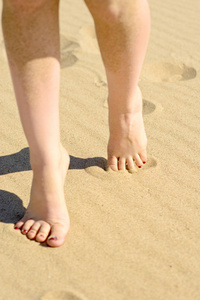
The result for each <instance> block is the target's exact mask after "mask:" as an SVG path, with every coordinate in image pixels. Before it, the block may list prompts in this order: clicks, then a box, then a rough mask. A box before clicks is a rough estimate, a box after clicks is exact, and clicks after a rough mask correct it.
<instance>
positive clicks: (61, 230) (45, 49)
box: [3, 0, 149, 247]
mask: <svg viewBox="0 0 200 300" xmlns="http://www.w3.org/2000/svg"><path fill="white" fill-rule="evenodd" d="M86 2H87V5H88V7H89V9H90V11H91V13H92V15H93V17H94V20H95V25H96V30H97V36H98V41H99V45H100V49H101V53H102V57H103V61H104V64H105V67H106V73H107V78H108V87H109V99H108V100H109V101H108V102H109V126H110V139H109V143H108V166H110V167H111V168H112V169H113V170H118V169H120V170H123V169H125V163H126V162H127V163H128V167H129V169H131V168H134V165H133V160H135V161H136V163H137V165H138V166H141V165H142V164H143V162H145V161H146V135H145V131H144V125H143V120H142V102H141V95H140V92H139V91H138V92H137V83H138V78H139V73H140V70H141V66H142V62H143V59H144V55H145V51H146V47H147V40H148V33H149V13H148V6H147V3H146V2H145V1H142V0H141V1H139V0H138V1H136V0H135V1H123V2H122V1H120V0H118V1H117V0H116V1H114V0H113V1H109V0H102V1H97V0H91V1H89V0H88V1H86ZM3 3H4V9H3V32H4V37H5V44H6V49H7V55H8V59H9V64H10V69H11V75H12V80H13V84H14V89H15V94H16V99H17V103H18V107H19V112H20V117H21V121H22V125H23V128H24V132H25V134H26V137H27V140H28V143H29V147H30V157H31V165H32V168H33V184H32V189H31V198H30V203H29V206H28V209H27V212H26V214H25V216H24V217H23V219H22V220H20V221H19V222H18V223H17V224H16V227H17V228H20V229H21V230H22V233H23V234H25V235H26V236H27V237H28V238H30V239H35V240H36V241H38V242H43V241H45V240H47V243H48V245H49V246H52V247H58V246H60V245H62V244H63V243H64V240H65V237H66V234H67V232H68V229H69V217H68V212H67V209H66V206H65V199H64V193H63V184H64V179H65V175H66V172H67V169H68V165H69V156H68V153H67V152H66V151H65V149H64V148H63V147H62V146H61V144H60V131H59V113H58V99H59V75H60V64H59V30H58V1H57V0H51V1H48V0H35V1H33V0H32V1H29V2H25V1H23V0H4V2H3ZM133 3H134V5H133ZM141 3H142V4H141ZM99 4H100V7H99ZM110 4H112V5H111V6H110ZM113 5H114V6H113ZM105 10H106V15H105ZM130 11H132V13H130ZM132 17H133V18H132ZM145 18H146V19H145ZM133 20H135V21H133ZM144 20H146V21H144ZM47 24H48V26H47ZM119 87H120V88H119ZM49 235H50V236H49Z"/></svg>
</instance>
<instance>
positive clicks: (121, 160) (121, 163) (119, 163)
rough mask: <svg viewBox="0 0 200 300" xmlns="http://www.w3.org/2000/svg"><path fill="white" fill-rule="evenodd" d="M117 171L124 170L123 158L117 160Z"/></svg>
mask: <svg viewBox="0 0 200 300" xmlns="http://www.w3.org/2000/svg"><path fill="white" fill-rule="evenodd" d="M118 169H119V170H126V159H125V157H120V158H119V161H118Z"/></svg>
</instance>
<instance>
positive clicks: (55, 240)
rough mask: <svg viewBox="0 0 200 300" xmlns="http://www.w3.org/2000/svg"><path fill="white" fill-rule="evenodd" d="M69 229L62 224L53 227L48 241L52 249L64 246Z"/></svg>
mask: <svg viewBox="0 0 200 300" xmlns="http://www.w3.org/2000/svg"><path fill="white" fill-rule="evenodd" d="M68 229H69V227H68V228H67V227H66V226H64V225H62V224H55V225H52V228H51V235H50V236H49V238H48V239H47V244H48V245H49V246H50V247H59V246H61V245H63V244H64V242H65V237H66V235H67V232H68Z"/></svg>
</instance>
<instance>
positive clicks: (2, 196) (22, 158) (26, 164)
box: [0, 148, 107, 224]
mask: <svg viewBox="0 0 200 300" xmlns="http://www.w3.org/2000/svg"><path fill="white" fill-rule="evenodd" d="M29 158H30V154H29V148H24V149H22V150H21V151H19V152H17V153H14V154H10V155H5V156H1V157H0V175H6V174H11V173H16V172H23V171H30V170H31V165H30V160H29ZM106 163H107V160H106V159H105V158H103V157H93V158H86V159H84V158H79V157H75V156H72V155H71V156H70V167H69V170H81V169H85V168H86V167H92V166H96V167H99V168H102V169H103V170H105V169H106ZM25 211H26V209H25V207H24V206H23V202H22V200H21V199H20V198H19V197H18V196H17V195H15V194H13V193H10V192H7V191H5V190H0V222H3V223H13V224H14V223H16V222H17V221H19V220H20V219H21V218H22V217H23V215H24V214H25Z"/></svg>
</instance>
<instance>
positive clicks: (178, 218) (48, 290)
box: [0, 0, 200, 300]
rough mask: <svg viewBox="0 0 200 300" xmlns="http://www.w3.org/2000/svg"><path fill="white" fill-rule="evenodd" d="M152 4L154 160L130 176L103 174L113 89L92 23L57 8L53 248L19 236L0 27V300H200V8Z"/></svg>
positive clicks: (80, 9) (22, 152) (23, 163)
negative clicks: (59, 151)
mask: <svg viewBox="0 0 200 300" xmlns="http://www.w3.org/2000/svg"><path fill="white" fill-rule="evenodd" d="M0 6H2V4H0ZM150 6H151V14H152V30H151V39H150V43H149V47H148V52H147V56H146V59H145V63H144V67H143V70H142V73H141V76H140V82H139V85H140V88H141V90H142V93H143V100H144V121H145V127H146V132H147V136H148V163H147V165H146V166H145V167H144V168H143V169H140V170H138V172H137V173H134V174H130V173H128V172H127V171H120V172H118V173H114V172H106V171H105V170H104V167H105V165H106V147H107V139H108V121H107V113H108V111H107V101H106V98H107V83H106V78H105V72H104V67H103V64H102V61H101V57H100V54H99V50H98V45H97V40H96V37H95V31H94V27H93V20H92V18H91V16H90V14H89V12H88V10H87V8H86V6H85V5H84V1H81V0H66V1H65V0H63V1H61V5H60V31H61V48H62V69H61V77H62V78H61V93H60V109H61V110H60V116H61V135H62V143H63V145H64V146H65V147H66V148H67V149H68V151H69V153H70V156H71V165H70V170H69V172H68V176H67V180H66V184H65V195H66V202H67V206H68V209H69V214H70V218H71V229H70V232H69V234H68V237H67V240H66V243H65V244H64V246H62V247H60V248H57V249H52V248H50V247H46V246H45V245H40V244H38V243H36V242H34V241H32V242H31V241H29V240H28V239H26V238H25V237H23V236H22V235H21V234H20V232H19V231H14V230H13V224H14V222H16V221H17V220H18V219H19V218H20V216H22V215H23V213H24V211H25V208H26V207H27V205H28V201H29V190H30V184H31V178H32V173H31V170H30V165H29V151H28V148H27V147H28V146H27V142H26V139H25V137H24V134H23V131H22V127H21V123H20V120H19V116H18V112H17V106H16V102H15V98H14V93H13V89H12V85H11V79H10V74H9V69H8V65H7V60H6V54H5V48H4V43H3V37H2V32H1V31H0V120H1V123H0V137H1V142H0V175H1V176H0V300H10V299H13V300H18V299H20V300H21V299H22V300H24V299H30V300H39V299H40V300H64V299H65V300H199V299H200V196H199V188H200V162H199V157H200V38H199V37H200V29H199V28H200V18H199V15H200V4H199V3H198V1H197V0H191V1H188V0H177V1H173V0H167V1H160V0H150ZM0 8H1V7H0Z"/></svg>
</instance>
